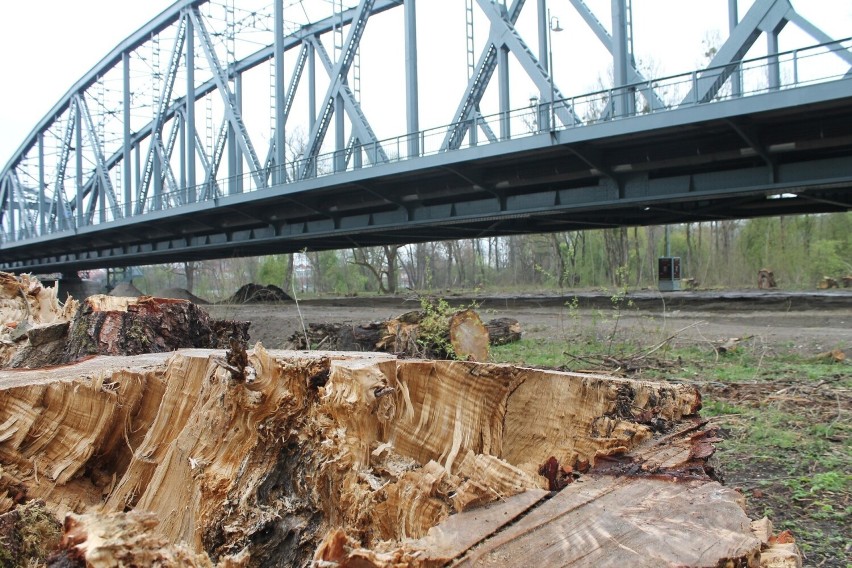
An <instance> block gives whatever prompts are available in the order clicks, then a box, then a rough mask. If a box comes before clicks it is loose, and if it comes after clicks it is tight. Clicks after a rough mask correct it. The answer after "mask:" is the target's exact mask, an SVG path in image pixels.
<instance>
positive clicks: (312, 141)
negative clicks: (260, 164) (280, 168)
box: [301, 0, 375, 178]
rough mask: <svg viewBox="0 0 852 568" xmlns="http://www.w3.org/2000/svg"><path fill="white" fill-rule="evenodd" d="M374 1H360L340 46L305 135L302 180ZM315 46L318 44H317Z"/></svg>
mask: <svg viewBox="0 0 852 568" xmlns="http://www.w3.org/2000/svg"><path fill="white" fill-rule="evenodd" d="M374 2H375V0H361V2H360V3H359V4H358V9H357V11H356V12H355V15H354V16H353V18H352V25H351V26H350V27H349V35H348V37H347V38H346V41H345V42H344V44H343V49H342V51H341V53H340V58H339V59H338V60H337V63H336V64H335V65H334V69H333V71H332V73H331V82H330V83H329V85H328V89H327V90H326V94H325V97H324V98H323V107H322V112H321V113H320V119H319V120H317V122H316V123H315V124H314V127H313V128H312V129H311V133H310V135H309V136H308V143H307V146H306V148H305V165H304V167H303V169H302V172H301V177H302V178H307V177H309V176H310V175H311V173H312V172H313V170H314V168H315V167H316V158H317V156H318V155H319V151H320V148H321V147H322V143H323V140H325V134H326V132H328V127H329V126H330V125H331V117H332V115H333V114H334V101H335V99H336V98H337V95H338V93H340V91H341V85H343V84H345V83H346V76H347V75H348V74H349V68H350V67H351V66H352V61H353V60H354V59H355V53H356V52H357V51H358V45H360V43H361V37H362V36H363V34H364V28H366V26H367V20H368V19H369V18H370V10H371V9H372V7H373V3H374ZM316 43H317V44H319V42H316Z"/></svg>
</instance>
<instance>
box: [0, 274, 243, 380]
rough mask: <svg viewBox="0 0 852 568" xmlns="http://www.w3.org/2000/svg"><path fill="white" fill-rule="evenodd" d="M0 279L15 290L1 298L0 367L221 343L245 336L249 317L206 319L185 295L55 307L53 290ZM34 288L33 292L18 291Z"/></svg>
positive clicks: (97, 298) (97, 300)
mask: <svg viewBox="0 0 852 568" xmlns="http://www.w3.org/2000/svg"><path fill="white" fill-rule="evenodd" d="M0 278H2V273H0ZM3 282H5V283H6V289H14V291H13V292H7V293H6V294H5V295H6V296H7V297H6V298H5V300H3V299H0V317H2V319H3V320H4V321H5V323H4V325H3V329H4V330H5V338H4V336H3V335H0V345H2V349H0V367H3V366H8V367H11V368H21V367H29V368H36V367H44V366H48V365H59V364H63V363H67V362H69V361H73V360H75V359H79V358H81V357H85V356H89V355H95V354H101V355H134V354H140V353H158V352H163V351H174V350H176V349H181V348H186V347H200V348H223V347H227V346H228V345H229V339H230V338H231V337H234V338H235V339H237V340H238V341H240V342H243V343H245V342H247V341H248V339H249V336H248V328H249V322H234V321H228V320H211V319H210V317H209V316H208V315H207V313H206V312H205V311H203V310H202V309H200V308H199V307H198V306H196V305H195V304H193V303H191V302H188V301H186V300H172V299H165V298H152V297H150V296H141V297H139V298H120V297H113V296H104V295H97V296H91V297H89V298H87V299H86V300H84V301H83V302H81V303H79V304H78V303H77V302H76V301H69V302H67V303H66V305H65V306H64V307H59V306H58V304H55V296H54V295H51V293H49V292H45V291H44V289H43V288H39V287H34V286H33V284H32V283H31V282H29V281H27V282H23V283H19V284H20V285H19V286H18V288H15V286H14V285H13V284H14V283H15V282H18V281H16V280H9V279H8V278H7V279H5V280H0V284H2V283H3ZM36 288H37V290H36V292H35V293H28V292H25V291H23V290H24V289H36ZM48 290H49V289H48ZM8 296H12V298H8ZM71 309H75V310H76V311H74V312H70V310H71ZM70 313H73V316H71V315H70Z"/></svg>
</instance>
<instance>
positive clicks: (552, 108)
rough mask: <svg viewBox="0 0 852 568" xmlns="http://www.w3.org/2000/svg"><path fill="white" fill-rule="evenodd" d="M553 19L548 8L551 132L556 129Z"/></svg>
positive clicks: (549, 126) (549, 124) (549, 120)
mask: <svg viewBox="0 0 852 568" xmlns="http://www.w3.org/2000/svg"><path fill="white" fill-rule="evenodd" d="M552 22H553V20H551V19H550V10H549V9H548V10H547V67H548V70H547V74H548V76H549V79H550V99H549V101H550V113H549V115H548V124H547V127H548V128H549V129H550V131H551V132H553V131H554V130H556V102H555V101H554V100H553V99H555V98H556V95H555V94H554V92H555V90H556V89H555V88H554V86H553V23H552Z"/></svg>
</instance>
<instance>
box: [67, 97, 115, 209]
mask: <svg viewBox="0 0 852 568" xmlns="http://www.w3.org/2000/svg"><path fill="white" fill-rule="evenodd" d="M76 99H77V104H78V105H80V110H81V111H82V113H83V120H84V124H85V126H86V134H87V135H88V138H89V145H90V146H91V147H92V153H93V154H94V155H95V172H96V173H97V176H98V179H99V182H100V184H99V188H100V190H101V191H104V192H105V194H106V197H107V199H109V203H110V206H111V207H112V208H113V211H114V212H115V213H114V215H115V217H116V218H119V217H121V211H119V207H118V201H117V200H116V197H115V189H114V188H113V187H112V181H111V180H110V179H109V170H108V168H107V166H106V162H105V160H104V154H103V150H102V149H101V143H100V139H99V137H98V133H97V131H96V130H95V122H94V121H93V120H92V114H91V113H90V112H89V105H88V104H87V103H86V97H85V95H84V94H83V93H80V94H78V95H77V98H76ZM93 199H94V198H93Z"/></svg>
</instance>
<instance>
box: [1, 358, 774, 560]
mask: <svg viewBox="0 0 852 568" xmlns="http://www.w3.org/2000/svg"><path fill="white" fill-rule="evenodd" d="M246 361H247V362H246V369H244V371H245V372H244V373H243V377H245V376H248V375H249V374H250V375H251V376H252V377H253V380H245V379H242V380H239V379H235V377H234V375H233V373H232V371H231V370H229V366H232V365H231V363H229V362H228V360H227V359H226V354H225V352H224V351H221V350H202V349H187V350H179V351H177V352H175V353H154V354H145V355H137V356H131V357H103V356H95V357H91V358H88V359H85V360H82V361H80V362H77V363H73V364H68V365H63V366H60V367H56V368H51V369H37V370H6V371H0V467H2V472H0V504H5V505H4V507H6V508H7V509H8V508H14V507H17V506H19V505H18V503H21V502H26V501H28V500H31V499H38V498H40V499H43V500H44V501H45V503H46V504H47V507H48V508H49V509H50V510H51V511H52V512H54V513H55V514H57V515H58V516H60V517H64V515H65V514H66V513H72V514H73V515H74V516H70V517H68V519H69V520H68V521H67V522H66V525H65V541H64V543H65V544H64V546H65V548H64V550H65V554H66V556H69V557H70V556H71V555H73V554H77V555H78V556H79V557H82V558H84V559H85V561H86V562H88V563H89V564H90V565H92V566H99V565H110V564H109V562H113V564H112V565H114V564H115V563H118V560H117V559H125V560H122V561H123V562H126V563H128V564H129V563H133V562H136V564H137V565H144V564H146V563H148V562H155V561H156V562H159V563H160V565H163V566H178V565H193V564H194V565H199V566H202V565H213V564H218V565H219V566H308V565H311V564H312V563H314V562H315V563H318V564H319V565H325V566H364V567H368V566H377V567H379V566H381V567H390V566H395V567H399V566H440V565H443V564H445V563H446V562H448V561H450V562H456V561H459V562H465V563H469V564H477V565H480V564H482V563H490V564H499V565H518V564H530V563H536V562H545V561H546V562H547V563H548V564H552V565H556V566H562V565H574V566H601V565H606V562H612V564H611V565H616V564H615V563H614V561H611V560H610V558H611V557H610V556H608V555H607V554H605V553H610V554H612V555H614V556H612V558H621V559H622V562H621V563H620V564H618V565H621V566H627V565H631V566H632V565H649V566H650V565H655V566H659V565H677V566H718V565H740V566H744V565H748V566H752V565H755V566H756V565H757V564H756V562H758V561H759V560H758V559H759V557H760V554H761V550H762V549H763V548H766V547H767V546H768V544H766V543H764V542H762V541H761V539H760V538H758V537H756V536H755V534H754V533H753V532H752V530H751V526H750V524H749V522H748V519H747V518H746V517H745V514H744V513H743V509H742V504H741V502H740V497H739V495H738V494H736V493H735V492H733V491H731V490H728V489H725V488H723V487H721V486H720V485H719V484H718V483H717V482H715V481H714V480H713V476H714V472H713V469H712V468H711V467H710V466H709V465H708V464H707V458H708V457H709V456H710V454H712V451H713V443H714V441H715V440H716V439H715V438H714V432H713V429H712V428H709V427H708V425H707V424H706V423H705V422H704V421H702V420H701V419H700V418H699V417H698V416H697V412H698V410H699V408H700V397H699V395H698V393H697V391H696V390H695V389H693V388H692V387H688V386H684V385H673V384H658V383H652V382H646V381H632V380H627V379H618V378H613V377H608V376H604V375H585V374H576V373H563V372H556V371H544V370H534V369H527V368H519V367H513V366H508V365H493V364H482V363H475V362H467V361H425V360H416V359H398V358H396V357H395V356H393V355H389V354H379V353H339V352H322V351H315V352H296V351H267V350H265V349H264V348H263V347H262V346H260V345H257V346H255V348H254V349H251V350H249V351H248V353H247V354H246ZM249 368H250V370H251V373H248V369H249ZM554 487H556V488H559V489H561V491H560V492H558V493H556V494H555V496H553V497H551V498H550V499H547V498H546V497H549V496H551V495H553V494H552V493H551V492H550V489H553V488H554ZM489 504H491V505H490V507H489V508H482V507H483V506H486V505H489ZM3 512H5V511H2V510H0V513H3ZM146 551H147V552H146ZM158 551H159V552H158ZM582 551H586V552H585V555H584V554H581V553H582ZM134 554H135V555H136V556H134ZM146 554H147V556H146ZM134 558H135V559H136V560H133V559H134ZM99 559H100V560H99ZM104 559H105V560H104ZM507 559H509V560H507ZM510 560H511V561H510ZM99 562H102V564H99ZM641 562H644V564H642V563H641ZM322 563H327V564H322Z"/></svg>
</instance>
